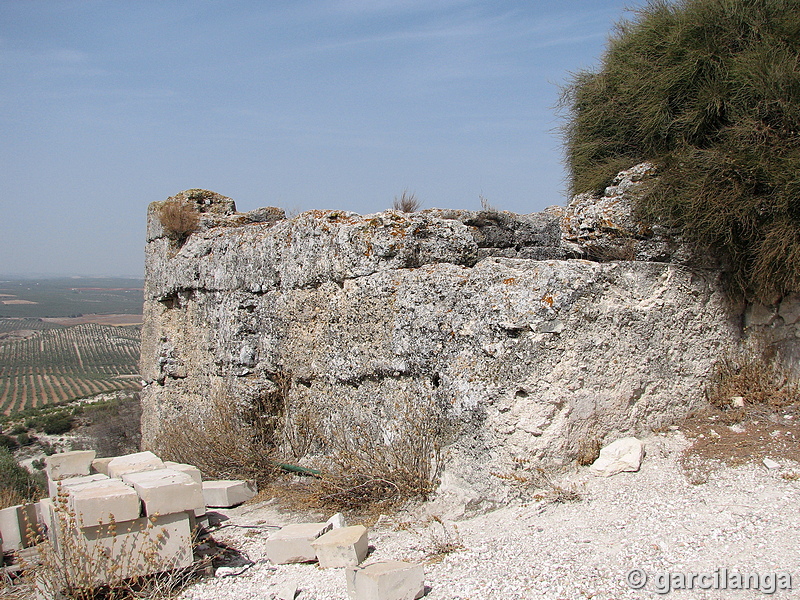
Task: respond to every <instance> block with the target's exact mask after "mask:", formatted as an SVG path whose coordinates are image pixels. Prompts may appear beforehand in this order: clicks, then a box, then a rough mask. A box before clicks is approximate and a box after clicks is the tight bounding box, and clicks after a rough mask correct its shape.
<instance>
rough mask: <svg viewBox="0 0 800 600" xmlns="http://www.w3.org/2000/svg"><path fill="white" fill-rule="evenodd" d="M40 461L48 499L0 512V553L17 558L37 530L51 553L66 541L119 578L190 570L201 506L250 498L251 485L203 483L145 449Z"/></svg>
mask: <svg viewBox="0 0 800 600" xmlns="http://www.w3.org/2000/svg"><path fill="white" fill-rule="evenodd" d="M45 464H46V473H47V480H48V486H49V494H50V497H49V498H45V499H43V500H40V501H39V502H38V503H36V504H28V505H23V506H13V507H10V508H6V509H3V510H0V535H2V540H3V541H2V546H0V548H2V550H3V551H15V552H17V553H19V552H21V551H23V549H25V548H28V547H29V546H30V545H31V544H32V543H33V542H35V539H34V537H35V536H30V535H28V533H27V532H30V531H44V532H46V534H47V536H48V538H49V540H50V542H51V543H52V544H53V546H54V548H55V549H56V550H57V551H58V548H59V547H60V546H61V545H62V544H68V543H71V544H73V547H78V548H82V549H85V550H86V551H87V552H89V553H90V555H100V554H105V555H106V556H109V557H110V559H111V561H112V562H114V563H115V564H119V565H120V568H121V570H122V574H121V576H122V577H123V578H127V577H133V576H135V575H144V574H149V573H154V572H158V571H164V570H170V569H177V568H182V567H187V566H189V565H191V564H192V562H193V552H192V538H193V533H194V530H195V527H196V526H197V525H202V524H204V519H205V515H206V509H207V508H208V507H214V508H217V507H225V508H227V507H231V506H235V505H236V504H241V503H242V502H244V501H245V500H248V499H250V498H252V497H253V496H255V494H256V490H255V485H254V484H253V483H251V482H247V481H242V480H227V481H206V482H204V481H203V480H202V477H201V475H200V471H199V469H197V468H196V467H194V466H192V465H185V464H178V463H174V462H169V461H162V460H161V459H160V458H158V457H157V456H156V455H155V454H153V453H152V452H138V453H136V454H128V455H126V456H117V457H113V458H99V459H98V458H95V452H94V451H93V450H81V451H75V452H65V453H62V454H54V455H52V456H50V457H48V458H47V459H46V461H45ZM67 512H69V513H71V514H73V515H74V518H67V517H66V513H67ZM66 537H72V538H73V539H71V540H68V539H66ZM153 550H155V551H156V552H157V555H158V556H157V559H155V560H154V559H153V558H152V553H153ZM115 553H124V556H115ZM117 575H118V576H119V573H117ZM97 583H98V584H100V583H107V582H104V581H98V582H97Z"/></svg>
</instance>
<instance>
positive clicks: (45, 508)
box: [36, 498, 58, 552]
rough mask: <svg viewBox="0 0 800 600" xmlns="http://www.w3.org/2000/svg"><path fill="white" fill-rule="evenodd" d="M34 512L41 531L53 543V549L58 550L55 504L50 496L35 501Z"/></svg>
mask: <svg viewBox="0 0 800 600" xmlns="http://www.w3.org/2000/svg"><path fill="white" fill-rule="evenodd" d="M36 513H37V517H38V519H39V524H40V526H41V527H42V529H43V533H45V535H47V537H48V539H49V540H50V541H51V542H52V544H53V550H55V551H56V552H58V537H57V534H56V532H57V530H58V522H57V521H56V510H55V504H53V500H52V499H51V498H42V499H41V500H39V502H37V503H36Z"/></svg>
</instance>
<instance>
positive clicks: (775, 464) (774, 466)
mask: <svg viewBox="0 0 800 600" xmlns="http://www.w3.org/2000/svg"><path fill="white" fill-rule="evenodd" d="M761 462H762V463H764V466H765V467H767V468H768V469H780V468H781V463H779V462H777V461H774V460H772V459H771V458H765V459H763V460H762V461H761Z"/></svg>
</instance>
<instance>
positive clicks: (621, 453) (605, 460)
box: [589, 437, 644, 477]
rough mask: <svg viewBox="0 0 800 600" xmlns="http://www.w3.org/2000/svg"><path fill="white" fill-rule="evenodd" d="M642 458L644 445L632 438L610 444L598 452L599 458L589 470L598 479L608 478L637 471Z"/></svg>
mask: <svg viewBox="0 0 800 600" xmlns="http://www.w3.org/2000/svg"><path fill="white" fill-rule="evenodd" d="M643 456H644V445H643V444H642V442H640V441H639V440H637V439H636V438H634V437H626V438H621V439H618V440H616V441H615V442H611V443H610V444H609V445H608V446H606V447H605V448H603V449H602V450H600V456H598V457H597V460H596V461H594V462H593V463H592V466H591V467H589V469H590V470H591V471H592V473H594V474H595V475H598V476H600V477H610V476H612V475H616V474H617V473H622V472H623V471H638V470H639V466H640V465H641V464H642V457H643Z"/></svg>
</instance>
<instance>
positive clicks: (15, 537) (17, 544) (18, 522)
mask: <svg viewBox="0 0 800 600" xmlns="http://www.w3.org/2000/svg"><path fill="white" fill-rule="evenodd" d="M37 524H38V517H37V514H36V505H35V504H18V505H16V506H9V507H8V508H4V509H2V510H0V538H2V543H3V549H4V550H5V551H8V550H21V549H22V548H27V547H28V546H29V545H30V544H29V541H30V540H29V539H28V533H29V531H30V532H33V531H35V529H36V527H37Z"/></svg>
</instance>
